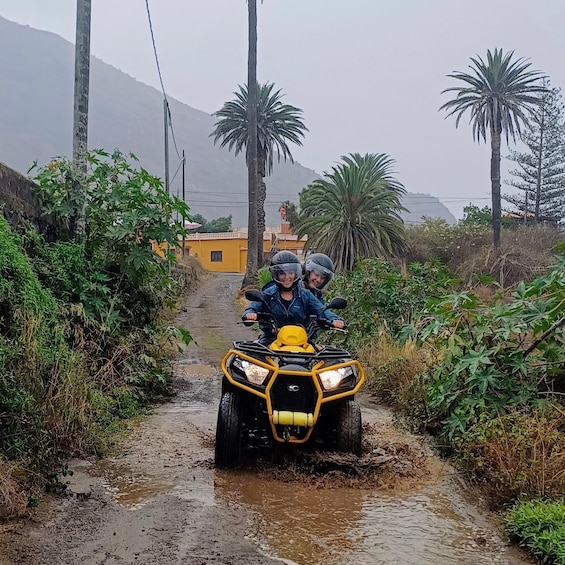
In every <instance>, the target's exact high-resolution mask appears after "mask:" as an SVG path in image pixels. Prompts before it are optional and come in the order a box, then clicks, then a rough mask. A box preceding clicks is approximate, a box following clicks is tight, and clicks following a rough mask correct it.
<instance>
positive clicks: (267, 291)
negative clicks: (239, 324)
mask: <svg viewBox="0 0 565 565" xmlns="http://www.w3.org/2000/svg"><path fill="white" fill-rule="evenodd" d="M262 292H263V296H264V298H265V301H266V302H267V304H268V305H269V307H270V309H271V312H272V313H273V315H274V317H275V318H276V320H277V324H278V326H279V328H280V327H282V326H286V325H290V324H298V325H301V326H304V327H306V326H307V325H308V321H309V318H310V316H311V315H320V313H321V312H322V310H323V309H324V304H323V303H322V302H320V301H319V300H318V299H317V298H316V297H315V296H314V294H312V293H311V292H310V291H309V290H308V289H306V288H303V287H302V285H298V286H297V287H296V288H295V289H294V290H293V291H292V301H291V303H290V306H289V307H288V308H287V307H285V305H284V304H283V302H282V301H281V295H280V292H279V289H278V287H277V286H276V285H275V284H268V285H265V286H264V287H263V289H262ZM260 312H268V309H267V308H265V306H264V305H263V304H262V303H261V302H251V304H250V305H249V306H248V307H247V308H246V309H245V311H244V312H243V318H245V316H246V315H247V314H250V313H260ZM321 316H322V318H326V319H327V320H329V321H330V322H333V321H334V320H341V319H342V318H340V317H339V316H337V315H336V314H334V313H333V312H332V311H331V310H326V311H325V312H323V313H322V314H321ZM259 327H260V328H261V331H262V332H263V335H262V336H261V338H260V341H261V342H262V343H270V342H271V341H273V340H274V339H275V337H276V335H274V334H273V331H272V328H271V326H270V324H268V323H260V324H259Z"/></svg>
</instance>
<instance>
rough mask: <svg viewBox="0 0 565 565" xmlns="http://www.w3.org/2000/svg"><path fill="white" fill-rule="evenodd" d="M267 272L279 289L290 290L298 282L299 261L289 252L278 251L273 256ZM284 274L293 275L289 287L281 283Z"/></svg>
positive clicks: (300, 269)
mask: <svg viewBox="0 0 565 565" xmlns="http://www.w3.org/2000/svg"><path fill="white" fill-rule="evenodd" d="M269 271H270V273H271V276H272V277H273V281H274V282H275V284H276V285H277V287H278V288H279V289H281V290H290V289H293V288H294V287H295V286H296V285H298V281H300V275H301V273H302V267H301V265H300V260H299V259H298V257H297V256H296V255H295V254H294V253H292V252H291V251H279V252H278V253H275V254H274V255H273V258H272V259H271V266H270V267H269ZM285 273H292V274H293V275H294V280H293V281H292V285H290V286H289V285H288V283H287V284H286V285H284V284H283V282H282V281H283V280H284V278H283V275H284V274H285ZM279 278H280V279H281V280H279Z"/></svg>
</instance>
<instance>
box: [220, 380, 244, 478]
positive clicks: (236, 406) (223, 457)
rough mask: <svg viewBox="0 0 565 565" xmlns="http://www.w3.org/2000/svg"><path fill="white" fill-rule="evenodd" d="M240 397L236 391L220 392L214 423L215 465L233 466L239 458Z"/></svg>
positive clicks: (222, 466)
mask: <svg viewBox="0 0 565 565" xmlns="http://www.w3.org/2000/svg"><path fill="white" fill-rule="evenodd" d="M242 412H243V410H242V403H241V398H240V397H239V395H238V394H237V393H236V392H233V391H227V392H224V393H223V394H222V398H221V399H220V406H219V408H218V421H217V424H216V446H215V450H214V461H215V463H216V467H221V468H226V467H235V466H236V465H237V464H238V463H239V461H240V459H241V420H242V416H243V414H242Z"/></svg>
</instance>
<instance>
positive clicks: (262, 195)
mask: <svg viewBox="0 0 565 565" xmlns="http://www.w3.org/2000/svg"><path fill="white" fill-rule="evenodd" d="M258 164H259V169H258V171H257V266H258V267H259V268H261V267H262V266H263V264H264V263H265V255H264V252H263V234H264V233H265V201H266V200H267V185H266V184H265V157H264V156H263V155H261V156H260V158H259V159H258Z"/></svg>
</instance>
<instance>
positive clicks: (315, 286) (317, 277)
mask: <svg viewBox="0 0 565 565" xmlns="http://www.w3.org/2000/svg"><path fill="white" fill-rule="evenodd" d="M334 272H335V271H334V264H333V263H332V260H331V259H330V258H329V257H328V256H327V255H325V254H324V253H312V255H310V256H309V257H308V258H307V259H306V261H304V265H303V267H302V275H303V276H302V280H303V281H304V286H305V288H307V289H308V290H309V291H310V292H311V293H312V294H313V295H314V296H315V297H316V298H317V299H318V300H319V301H320V302H322V303H323V304H325V300H324V296H323V290H324V289H325V288H326V286H327V285H328V284H329V282H330V281H331V280H332V277H333V276H334Z"/></svg>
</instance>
